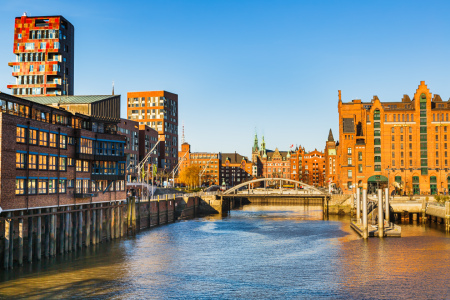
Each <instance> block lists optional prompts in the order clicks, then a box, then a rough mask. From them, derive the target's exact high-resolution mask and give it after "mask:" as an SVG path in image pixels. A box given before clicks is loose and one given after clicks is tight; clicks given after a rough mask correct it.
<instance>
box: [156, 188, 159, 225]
mask: <svg viewBox="0 0 450 300" xmlns="http://www.w3.org/2000/svg"><path fill="white" fill-rule="evenodd" d="M156 219H157V220H158V222H156V224H157V225H159V195H158V202H157V203H156Z"/></svg>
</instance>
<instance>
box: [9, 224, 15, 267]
mask: <svg viewBox="0 0 450 300" xmlns="http://www.w3.org/2000/svg"><path fill="white" fill-rule="evenodd" d="M13 261H14V219H11V222H10V226H9V268H10V269H12V268H13Z"/></svg>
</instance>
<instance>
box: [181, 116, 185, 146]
mask: <svg viewBox="0 0 450 300" xmlns="http://www.w3.org/2000/svg"><path fill="white" fill-rule="evenodd" d="M184 142H185V139H184V121H183V135H182V136H181V144H184Z"/></svg>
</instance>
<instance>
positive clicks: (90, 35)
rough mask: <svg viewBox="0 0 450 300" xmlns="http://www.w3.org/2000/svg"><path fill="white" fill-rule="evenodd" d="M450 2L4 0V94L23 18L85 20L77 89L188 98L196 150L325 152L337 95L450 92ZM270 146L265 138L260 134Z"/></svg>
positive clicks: (184, 108) (183, 101)
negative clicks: (259, 146) (257, 146)
mask: <svg viewBox="0 0 450 300" xmlns="http://www.w3.org/2000/svg"><path fill="white" fill-rule="evenodd" d="M449 8H450V2H448V1H427V2H424V1H262V0H260V1H194V0H190V1H137V0H128V1H123V0H121V1H113V0H110V1H95V0H91V1H85V0H77V1H61V0H53V1H45V0H39V1H34V0H33V1H32V0H21V1H17V0H2V1H1V4H0V13H1V16H2V18H0V26H1V27H0V28H1V30H0V40H1V41H2V43H1V44H0V82H1V85H0V90H1V91H3V92H7V93H9V90H7V89H6V85H7V84H8V83H10V82H13V77H12V76H11V68H10V67H8V65H7V64H8V61H11V60H13V58H14V57H13V54H12V49H13V44H12V43H13V26H14V18H15V17H17V16H20V15H22V13H23V12H25V11H26V12H27V13H28V15H30V16H38V15H63V16H64V17H66V18H67V19H68V20H69V21H70V22H71V23H72V24H74V26H75V94H77V95H83V94H109V93H111V83H112V81H113V80H114V82H115V91H116V94H121V95H122V116H123V117H125V112H126V108H125V99H126V93H127V92H130V91H148V90H167V91H170V92H173V93H177V94H178V95H179V123H180V126H179V134H180V140H181V128H182V126H181V124H182V123H183V122H184V124H185V134H186V141H187V142H189V143H190V144H191V146H192V149H193V151H209V152H217V151H221V152H233V151H238V152H239V153H241V154H243V155H250V153H251V147H252V145H253V137H254V134H255V129H256V132H257V133H258V136H259V137H260V138H261V136H262V135H264V136H265V141H266V145H267V147H268V148H269V149H274V148H275V147H278V148H279V149H280V150H287V149H288V148H289V146H290V145H291V144H294V145H296V144H298V145H302V146H304V147H305V148H306V149H307V150H314V149H315V148H317V149H320V150H323V148H324V146H325V140H326V138H327V136H328V131H329V129H330V128H331V129H332V130H333V132H334V133H335V138H336V139H337V138H338V126H339V124H338V114H337V100H338V90H339V89H340V90H342V97H343V100H344V101H350V100H352V99H362V100H363V101H370V99H372V97H373V95H378V97H379V98H380V100H382V101H400V99H401V98H402V95H403V94H408V95H410V96H412V95H413V93H414V92H415V90H416V88H417V86H418V85H419V83H420V81H421V80H425V82H426V83H427V84H428V87H429V88H430V89H431V92H432V93H437V94H440V95H441V97H442V99H443V100H447V99H449V97H450V84H449V76H450V74H449V73H450V61H449V56H450V54H449V53H450V39H449V37H450V32H449V31H450V18H448V12H449ZM260 141H261V140H260Z"/></svg>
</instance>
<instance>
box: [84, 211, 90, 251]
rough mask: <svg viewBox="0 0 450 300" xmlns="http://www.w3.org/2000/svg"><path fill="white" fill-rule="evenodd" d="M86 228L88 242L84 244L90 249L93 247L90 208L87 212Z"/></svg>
mask: <svg viewBox="0 0 450 300" xmlns="http://www.w3.org/2000/svg"><path fill="white" fill-rule="evenodd" d="M85 222H86V226H85V229H84V231H85V232H86V235H85V236H86V240H85V242H84V244H85V245H86V247H89V246H90V245H91V208H90V207H88V209H87V210H86V221H85Z"/></svg>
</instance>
